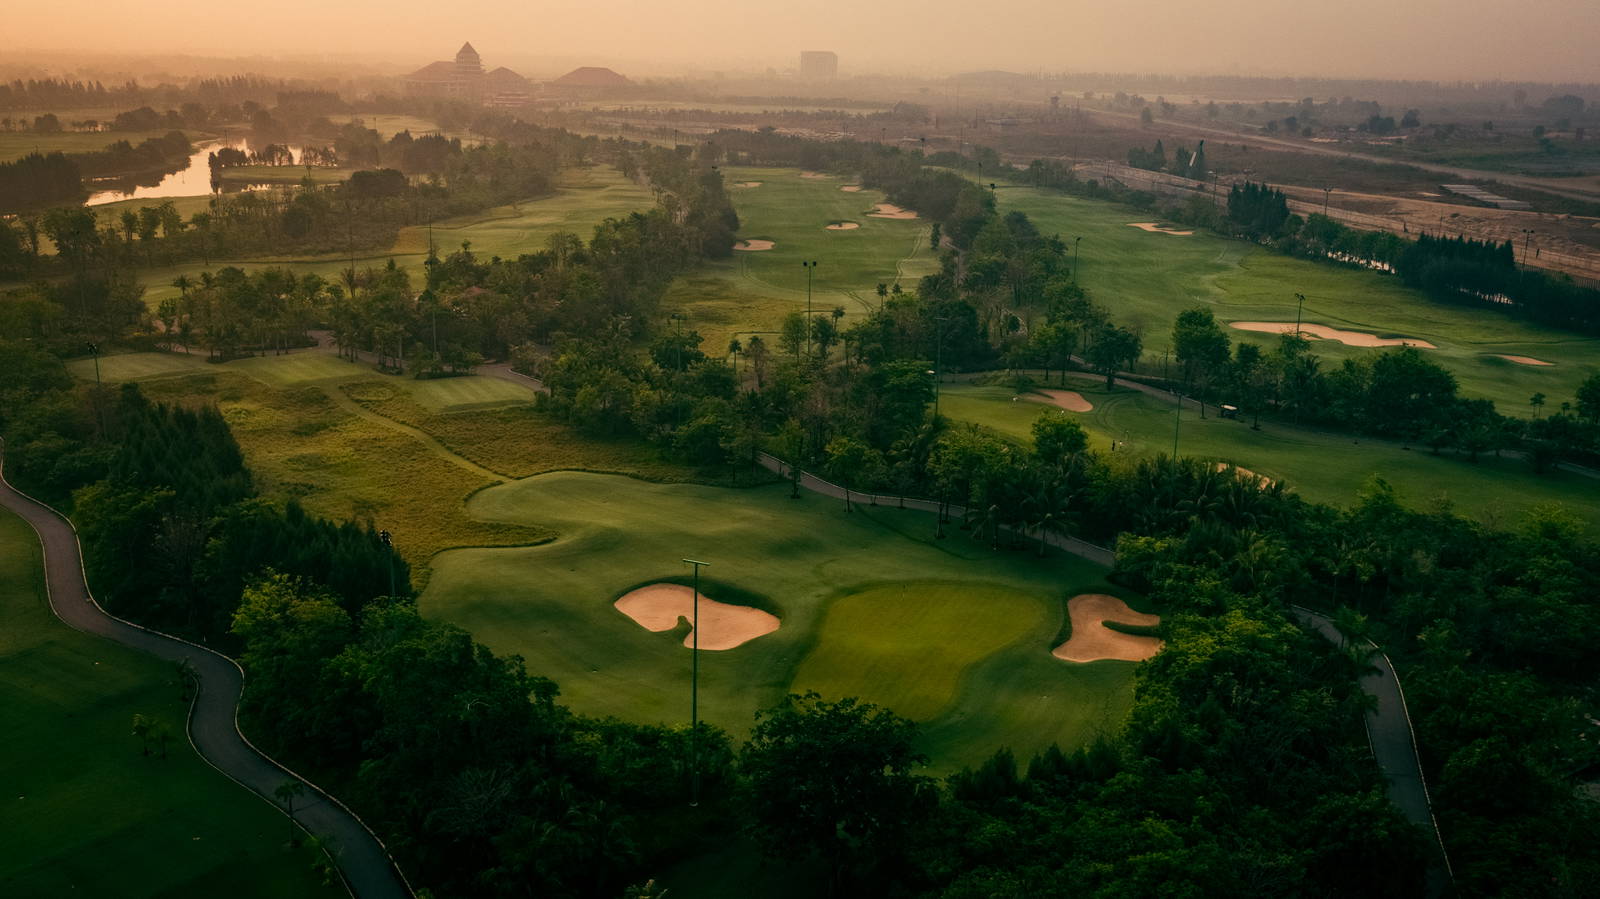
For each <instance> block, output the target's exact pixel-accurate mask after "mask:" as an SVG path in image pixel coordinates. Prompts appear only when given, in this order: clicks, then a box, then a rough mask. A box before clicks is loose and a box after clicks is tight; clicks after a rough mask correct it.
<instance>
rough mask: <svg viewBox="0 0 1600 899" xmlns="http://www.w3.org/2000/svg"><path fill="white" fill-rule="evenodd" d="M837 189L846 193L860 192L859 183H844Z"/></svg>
mask: <svg viewBox="0 0 1600 899" xmlns="http://www.w3.org/2000/svg"><path fill="white" fill-rule="evenodd" d="M839 189H840V190H842V191H844V192H845V193H847V194H858V193H861V185H859V184H846V185H845V186H843V187H841V188H839Z"/></svg>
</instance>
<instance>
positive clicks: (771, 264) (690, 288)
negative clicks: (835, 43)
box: [663, 166, 938, 354]
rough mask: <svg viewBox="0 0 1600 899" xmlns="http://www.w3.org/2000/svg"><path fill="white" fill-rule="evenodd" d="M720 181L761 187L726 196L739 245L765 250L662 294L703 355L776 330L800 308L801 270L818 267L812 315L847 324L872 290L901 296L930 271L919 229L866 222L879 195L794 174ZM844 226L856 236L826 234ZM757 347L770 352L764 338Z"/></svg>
mask: <svg viewBox="0 0 1600 899" xmlns="http://www.w3.org/2000/svg"><path fill="white" fill-rule="evenodd" d="M723 177H724V178H725V179H726V180H727V183H729V184H738V183H742V182H751V181H759V182H761V186H760V187H759V188H755V189H745V190H740V189H734V190H730V191H729V196H731V197H732V198H733V204H734V208H735V210H737V211H738V213H739V223H740V225H739V237H740V238H741V239H749V240H770V241H773V242H774V246H773V248H772V249H770V250H767V251H764V252H760V253H748V252H743V253H735V254H734V255H733V258H731V259H727V260H719V261H714V262H708V263H706V264H705V265H703V266H701V267H700V268H698V269H697V270H695V272H693V273H692V274H690V275H687V276H685V277H683V278H680V279H678V282H677V283H676V284H674V285H673V288H672V289H671V290H670V291H669V292H668V294H667V297H666V299H665V300H664V301H663V306H665V307H666V308H668V309H680V310H683V311H685V312H687V313H688V314H689V315H690V321H691V322H692V323H693V325H694V327H695V328H697V329H698V330H699V331H700V333H701V334H702V335H703V336H705V337H706V339H707V342H706V345H705V349H706V351H707V352H709V353H712V354H718V353H721V352H723V350H724V349H725V348H726V347H727V345H728V341H729V340H730V339H731V338H733V337H735V336H739V337H741V339H747V337H748V335H749V334H750V333H752V332H770V331H776V330H777V329H778V327H779V325H780V324H781V323H782V320H783V317H784V316H785V315H787V314H788V313H790V312H793V311H795V310H803V309H805V306H806V277H807V270H806V268H805V267H804V266H802V265H801V264H800V263H801V262H802V261H815V262H817V263H818V265H817V267H816V269H815V270H814V271H813V272H812V275H811V277H812V279H813V280H812V285H811V290H812V307H813V309H815V310H817V311H819V312H828V311H829V310H831V309H833V308H834V307H836V306H843V307H844V309H845V312H846V313H847V314H849V315H852V316H854V315H860V314H863V313H865V312H867V311H869V310H871V309H875V308H877V305H878V295H877V286H878V284H880V283H882V284H890V285H893V284H895V283H896V282H898V283H899V284H900V285H901V287H902V288H904V289H907V290H910V289H912V288H914V287H916V284H917V281H918V280H919V279H920V278H921V277H922V276H923V275H926V274H929V273H931V272H934V271H937V270H938V260H937V259H936V258H934V256H933V254H932V253H930V252H929V249H928V223H927V222H925V221H920V220H913V221H906V220H894V219H883V218H873V217H871V216H870V215H868V213H869V212H870V211H871V210H872V208H873V207H874V206H875V205H876V204H878V203H881V202H884V199H885V198H884V195H883V194H882V193H881V192H879V191H875V190H862V191H860V192H846V191H841V190H840V189H839V187H840V184H841V181H840V179H838V178H807V177H804V176H803V175H802V174H801V172H800V170H799V169H778V168H743V167H737V166H735V167H729V168H726V169H724V170H723ZM845 221H847V222H854V223H856V224H857V225H859V227H856V228H850V229H845V230H828V227H827V226H828V225H829V224H831V223H834V222H845ZM764 339H765V340H766V342H767V343H768V344H769V345H773V346H774V347H775V346H776V343H775V340H774V337H773V335H771V334H766V336H765V337H764Z"/></svg>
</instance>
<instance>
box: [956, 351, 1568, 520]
mask: <svg viewBox="0 0 1600 899" xmlns="http://www.w3.org/2000/svg"><path fill="white" fill-rule="evenodd" d="M1054 386H1055V385H1054V384H1052V387H1054ZM1066 389H1069V390H1076V391H1078V392H1079V393H1081V394H1082V395H1083V397H1084V398H1085V399H1087V400H1088V401H1089V402H1090V403H1092V404H1093V405H1094V410H1093V411H1091V412H1087V413H1060V414H1069V415H1072V416H1073V417H1074V418H1075V419H1076V420H1077V421H1078V422H1079V423H1080V424H1082V425H1083V426H1084V428H1085V429H1086V430H1088V431H1089V433H1090V435H1091V437H1092V438H1093V439H1092V441H1091V445H1092V446H1093V447H1094V448H1095V449H1096V450H1099V451H1101V452H1108V451H1109V450H1110V447H1111V441H1113V440H1115V441H1118V443H1119V446H1118V452H1119V453H1134V454H1137V453H1147V454H1152V455H1153V454H1155V453H1171V452H1172V437H1173V430H1174V428H1175V427H1176V429H1177V431H1178V449H1179V452H1180V453H1182V454H1183V455H1185V456H1197V457H1200V458H1206V459H1216V460H1218V461H1224V462H1229V463H1232V464H1235V465H1238V466H1240V467H1243V468H1248V469H1250V470H1251V471H1254V472H1256V473H1257V474H1260V475H1263V476H1266V477H1269V478H1272V479H1273V480H1278V481H1282V482H1284V484H1285V485H1286V486H1288V487H1290V488H1292V489H1294V490H1295V491H1296V492H1298V493H1299V494H1300V495H1302V496H1304V497H1305V498H1306V499H1309V500H1313V501H1315V502H1324V503H1331V504H1333V505H1338V506H1348V505H1349V504H1351V503H1352V502H1354V501H1355V499H1356V496H1357V494H1358V492H1359V491H1360V490H1361V487H1362V485H1363V484H1364V483H1366V481H1367V479H1368V478H1369V477H1371V476H1372V475H1378V476H1379V477H1382V478H1383V479H1384V480H1386V481H1388V482H1389V483H1390V484H1392V485H1394V486H1395V487H1396V488H1397V489H1398V490H1399V492H1400V494H1401V496H1402V497H1403V498H1404V499H1405V500H1406V501H1407V502H1408V503H1409V504H1411V505H1413V506H1418V507H1423V506H1426V505H1427V504H1429V503H1431V502H1433V501H1435V500H1437V499H1440V498H1444V499H1447V500H1449V501H1451V502H1452V503H1454V504H1455V506H1456V508H1457V509H1458V510H1459V511H1460V512H1462V513H1463V514H1466V515H1471V516H1474V517H1476V518H1479V519H1482V520H1484V521H1487V522H1490V523H1497V524H1499V525H1501V526H1507V525H1510V524H1513V523H1514V522H1515V521H1516V520H1517V519H1518V518H1520V517H1521V516H1522V515H1523V514H1525V513H1526V512H1527V511H1528V510H1529V509H1531V508H1533V507H1534V506H1536V505H1539V504H1542V503H1561V504H1562V505H1564V506H1566V507H1567V508H1569V509H1571V510H1572V511H1573V512H1574V513H1576V514H1578V515H1580V516H1582V517H1583V518H1584V520H1586V521H1588V522H1589V523H1590V524H1591V525H1594V526H1596V527H1600V481H1597V480H1595V479H1593V478H1589V477H1584V476H1582V475H1578V474H1574V473H1571V472H1567V471H1554V472H1547V473H1546V474H1542V475H1540V474H1535V473H1534V471H1533V468H1532V467H1531V466H1530V465H1529V464H1528V463H1527V462H1526V461H1524V460H1522V459H1515V458H1511V457H1509V456H1508V457H1505V458H1499V457H1496V456H1494V455H1493V454H1492V453H1490V454H1484V455H1481V456H1479V458H1478V461H1477V462H1476V463H1473V462H1471V461H1469V460H1468V458H1467V457H1466V456H1465V455H1454V454H1448V453H1447V454H1442V455H1439V456H1435V455H1432V454H1431V453H1429V451H1428V450H1427V449H1425V448H1422V447H1413V448H1411V449H1409V450H1407V449H1404V448H1403V447H1402V446H1401V445H1399V444H1395V443H1391V442H1389V441H1382V440H1369V439H1366V438H1358V437H1353V436H1351V435H1349V434H1338V433H1334V432H1330V431H1321V430H1315V429H1312V428H1301V427H1295V426H1294V425H1292V424H1288V423H1284V422H1277V421H1263V422H1262V425H1261V430H1259V431H1254V430H1251V428H1250V421H1249V420H1248V418H1246V419H1244V420H1228V419H1224V418H1220V417H1218V415H1217V412H1216V409H1215V407H1212V408H1211V409H1210V410H1209V411H1208V413H1207V415H1208V417H1207V418H1204V419H1202V418H1200V414H1199V412H1198V411H1196V410H1195V409H1194V408H1193V407H1192V406H1188V407H1186V408H1185V409H1184V411H1183V414H1182V418H1181V421H1178V420H1176V419H1177V417H1176V415H1175V408H1174V406H1173V405H1172V404H1171V403H1170V402H1167V401H1165V400H1160V399H1157V398H1155V397H1151V396H1148V395H1145V394H1143V393H1139V392H1136V391H1134V390H1132V389H1129V388H1124V387H1118V388H1114V389H1112V390H1110V391H1107V390H1106V389H1105V387H1104V381H1100V382H1098V383H1096V382H1094V381H1088V380H1082V381H1080V380H1076V379H1072V378H1069V379H1068V380H1067V388H1066ZM1016 395H1017V394H1016V391H1014V390H1012V389H1011V388H1009V387H1000V386H989V387H984V386H975V385H971V384H946V385H944V387H943V389H942V392H941V397H940V411H942V412H943V413H944V414H945V415H948V416H949V417H951V418H954V419H957V420H963V421H974V422H978V423H980V424H984V425H988V426H989V427H992V428H994V429H996V430H998V431H1000V432H1001V433H1004V434H1006V435H1008V436H1010V437H1013V438H1016V439H1017V440H1022V441H1026V440H1030V439H1031V437H1030V434H1029V428H1030V427H1031V426H1032V424H1033V422H1034V420H1035V419H1037V418H1038V416H1039V415H1040V414H1041V413H1042V412H1043V411H1045V410H1050V411H1051V412H1052V413H1056V410H1055V409H1054V407H1052V406H1047V405H1042V404H1039V403H1035V402H1030V401H1028V400H1027V399H1021V400H1017V401H1013V397H1015V396H1016Z"/></svg>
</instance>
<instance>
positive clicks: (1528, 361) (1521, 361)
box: [1495, 353, 1555, 365]
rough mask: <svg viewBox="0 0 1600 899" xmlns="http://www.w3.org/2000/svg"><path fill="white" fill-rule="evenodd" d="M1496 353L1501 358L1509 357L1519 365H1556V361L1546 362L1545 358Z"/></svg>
mask: <svg viewBox="0 0 1600 899" xmlns="http://www.w3.org/2000/svg"><path fill="white" fill-rule="evenodd" d="M1495 355H1496V356H1499V357H1500V358H1501V359H1509V360H1511V361H1512V362H1515V363H1517V364H1518V365H1555V363H1554V362H1546V361H1544V360H1543V359H1535V358H1533V357H1532V356H1507V355H1506V354H1505V353H1495Z"/></svg>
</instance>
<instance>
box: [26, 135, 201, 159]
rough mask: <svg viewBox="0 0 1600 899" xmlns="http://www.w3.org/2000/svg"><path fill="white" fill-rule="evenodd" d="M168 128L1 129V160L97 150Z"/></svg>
mask: <svg viewBox="0 0 1600 899" xmlns="http://www.w3.org/2000/svg"><path fill="white" fill-rule="evenodd" d="M166 133H167V132H166V131H115V132H111V131H99V132H95V131H62V132H58V133H56V134H40V133H36V132H32V131H0V162H11V161H13V160H17V159H21V158H22V157H24V156H27V155H28V154H29V153H33V152H39V153H44V154H50V153H54V152H56V151H58V150H59V151H60V152H62V153H93V152H95V151H98V150H104V149H105V148H106V146H107V145H109V144H113V143H116V142H117V141H119V140H125V141H127V142H128V143H130V144H133V145H134V146H138V145H139V144H140V143H141V142H142V141H145V140H148V139H150V138H152V137H162V136H165V135H166ZM184 133H185V134H189V139H190V140H191V141H194V140H196V135H195V134H190V133H189V132H187V131H186V132H184Z"/></svg>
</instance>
